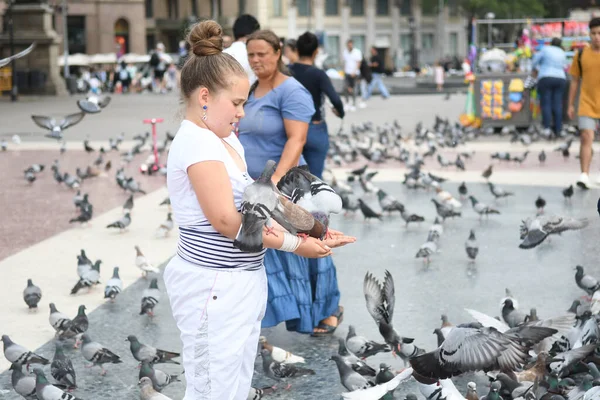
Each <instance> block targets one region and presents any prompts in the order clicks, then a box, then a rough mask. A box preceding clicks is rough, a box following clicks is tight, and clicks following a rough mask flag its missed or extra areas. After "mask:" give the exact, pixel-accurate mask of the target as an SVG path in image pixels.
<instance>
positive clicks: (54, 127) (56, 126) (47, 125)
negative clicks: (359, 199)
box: [31, 112, 85, 140]
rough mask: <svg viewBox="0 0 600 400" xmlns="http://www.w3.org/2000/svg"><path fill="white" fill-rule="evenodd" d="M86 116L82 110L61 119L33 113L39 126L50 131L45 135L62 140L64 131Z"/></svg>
mask: <svg viewBox="0 0 600 400" xmlns="http://www.w3.org/2000/svg"><path fill="white" fill-rule="evenodd" d="M84 116H85V114H84V113H82V112H80V113H76V114H69V115H67V116H65V117H64V118H63V119H61V120H60V121H57V120H55V119H54V118H52V117H46V116H43V115H32V116H31V118H32V119H33V122H35V124H36V125H37V126H39V127H40V128H44V129H47V130H49V131H50V133H48V134H46V135H45V136H46V137H47V138H50V139H57V140H61V139H62V138H63V131H64V130H65V129H67V128H69V127H71V126H73V125H75V124H77V123H79V122H80V121H81V120H82V119H83V117H84Z"/></svg>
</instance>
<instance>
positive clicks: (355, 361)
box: [338, 338, 377, 376]
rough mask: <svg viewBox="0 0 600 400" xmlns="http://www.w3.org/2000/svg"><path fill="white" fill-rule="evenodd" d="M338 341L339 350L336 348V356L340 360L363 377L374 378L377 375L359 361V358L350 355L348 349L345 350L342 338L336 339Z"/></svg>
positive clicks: (364, 363) (373, 370)
mask: <svg viewBox="0 0 600 400" xmlns="http://www.w3.org/2000/svg"><path fill="white" fill-rule="evenodd" d="M338 339H339V343H340V345H339V348H338V355H339V356H340V357H341V358H342V360H343V361H344V362H345V363H346V364H348V365H349V366H350V367H351V368H352V369H353V370H354V371H356V372H358V373H359V374H361V375H363V376H375V375H377V372H376V371H375V369H374V368H372V367H371V366H369V365H367V363H366V362H364V361H363V360H361V359H360V358H358V357H356V356H355V355H354V354H351V353H350V352H349V351H348V349H347V348H346V341H345V340H344V338H338Z"/></svg>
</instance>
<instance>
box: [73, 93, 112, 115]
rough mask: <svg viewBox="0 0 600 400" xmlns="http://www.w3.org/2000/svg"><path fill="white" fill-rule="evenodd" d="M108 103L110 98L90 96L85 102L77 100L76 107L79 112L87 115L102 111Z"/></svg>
mask: <svg viewBox="0 0 600 400" xmlns="http://www.w3.org/2000/svg"><path fill="white" fill-rule="evenodd" d="M108 103H110V96H99V95H96V94H93V95H90V96H88V97H87V99H85V100H77V106H78V107H79V108H80V109H81V111H83V112H85V113H88V114H96V113H99V112H100V111H102V109H103V108H104V107H106V106H107V105H108Z"/></svg>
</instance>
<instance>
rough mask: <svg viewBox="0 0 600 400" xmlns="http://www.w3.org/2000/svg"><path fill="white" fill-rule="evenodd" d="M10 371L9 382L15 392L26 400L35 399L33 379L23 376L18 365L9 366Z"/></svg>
mask: <svg viewBox="0 0 600 400" xmlns="http://www.w3.org/2000/svg"><path fill="white" fill-rule="evenodd" d="M10 370H11V371H12V373H11V377H10V381H11V384H12V387H13V389H14V390H15V392H17V393H18V394H20V395H21V396H23V397H24V398H26V399H31V400H34V399H37V396H36V395H35V377H33V376H31V375H25V374H24V373H23V368H22V367H21V365H20V364H14V363H13V364H11V366H10Z"/></svg>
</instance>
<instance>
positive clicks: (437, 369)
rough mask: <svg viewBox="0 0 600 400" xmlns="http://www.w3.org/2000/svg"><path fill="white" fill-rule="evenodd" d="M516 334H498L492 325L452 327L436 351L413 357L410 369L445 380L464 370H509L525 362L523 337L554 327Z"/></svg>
mask: <svg viewBox="0 0 600 400" xmlns="http://www.w3.org/2000/svg"><path fill="white" fill-rule="evenodd" d="M528 329H529V330H528V331H521V332H519V333H513V332H511V333H508V332H507V333H500V332H498V331H497V330H496V329H495V328H491V327H479V328H475V327H472V326H470V325H467V326H463V325H458V326H456V327H454V329H452V330H451V331H450V333H449V334H448V336H447V337H446V340H444V342H443V343H442V345H441V346H440V347H438V348H437V349H436V350H434V351H431V352H429V353H425V354H423V355H420V356H417V357H414V358H412V359H411V360H410V364H411V366H412V368H413V369H414V372H415V373H417V374H418V375H420V376H423V377H425V378H431V379H446V378H451V377H452V376H456V375H460V374H462V373H464V372H468V371H479V370H484V371H488V370H494V369H501V370H509V371H513V370H515V368H517V367H520V366H521V365H522V364H524V363H525V361H526V360H527V358H528V357H529V355H528V354H527V351H528V349H527V348H526V347H525V346H523V345H522V344H521V343H520V341H522V340H523V339H524V338H527V339H531V340H536V341H540V340H542V339H544V338H546V337H548V336H551V335H553V334H554V333H556V332H557V331H556V329H551V328H546V327H528Z"/></svg>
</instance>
